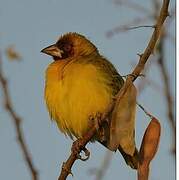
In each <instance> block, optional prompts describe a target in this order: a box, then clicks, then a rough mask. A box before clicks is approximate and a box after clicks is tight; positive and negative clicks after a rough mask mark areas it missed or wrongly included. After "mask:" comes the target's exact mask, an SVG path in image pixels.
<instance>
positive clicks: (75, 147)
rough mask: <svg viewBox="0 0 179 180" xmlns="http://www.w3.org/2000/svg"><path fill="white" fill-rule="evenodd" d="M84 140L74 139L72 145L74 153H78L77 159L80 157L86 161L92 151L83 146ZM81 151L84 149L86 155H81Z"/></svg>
mask: <svg viewBox="0 0 179 180" xmlns="http://www.w3.org/2000/svg"><path fill="white" fill-rule="evenodd" d="M82 141H83V140H82V139H81V138H80V139H77V140H76V141H74V142H73V145H72V148H71V151H72V153H74V154H75V155H76V157H77V159H80V160H82V161H86V160H88V159H89V157H90V152H89V151H88V150H87V149H86V148H85V147H83V142H82ZM80 151H84V153H85V156H86V157H84V158H83V157H82V156H81V155H80Z"/></svg>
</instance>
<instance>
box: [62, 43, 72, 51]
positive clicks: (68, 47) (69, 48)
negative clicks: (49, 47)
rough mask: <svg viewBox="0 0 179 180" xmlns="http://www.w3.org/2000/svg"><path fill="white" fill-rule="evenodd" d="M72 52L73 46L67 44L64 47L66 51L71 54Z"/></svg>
mask: <svg viewBox="0 0 179 180" xmlns="http://www.w3.org/2000/svg"><path fill="white" fill-rule="evenodd" d="M71 50H72V45H71V44H65V45H64V51H66V52H70V51H71Z"/></svg>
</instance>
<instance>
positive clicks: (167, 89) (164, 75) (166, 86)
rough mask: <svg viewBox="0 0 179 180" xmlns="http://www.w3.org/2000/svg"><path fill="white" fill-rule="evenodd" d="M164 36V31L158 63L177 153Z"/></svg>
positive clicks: (159, 47) (159, 46)
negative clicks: (165, 60)
mask: <svg viewBox="0 0 179 180" xmlns="http://www.w3.org/2000/svg"><path fill="white" fill-rule="evenodd" d="M164 38H165V36H164V33H163V35H162V36H161V39H160V42H159V45H158V53H159V59H158V65H159V67H160V70H161V75H162V78H163V82H164V94H165V98H166V103H167V114H168V120H169V123H170V126H171V129H172V133H173V148H172V152H173V153H174V155H175V150H176V148H175V146H176V144H175V141H176V126H175V120H174V112H173V100H172V95H171V93H170V83H169V77H168V73H167V68H166V66H165V62H164Z"/></svg>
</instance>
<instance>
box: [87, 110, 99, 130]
mask: <svg viewBox="0 0 179 180" xmlns="http://www.w3.org/2000/svg"><path fill="white" fill-rule="evenodd" d="M101 116H102V114H101V113H100V112H97V113H96V115H95V116H90V118H89V119H90V121H91V122H92V125H93V126H94V127H95V128H96V130H98V129H99V127H100V126H99V124H100V120H101Z"/></svg>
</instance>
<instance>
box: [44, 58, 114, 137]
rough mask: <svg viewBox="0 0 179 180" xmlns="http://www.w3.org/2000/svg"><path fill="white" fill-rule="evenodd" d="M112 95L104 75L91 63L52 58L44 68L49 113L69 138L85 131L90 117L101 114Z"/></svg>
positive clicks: (78, 135)
mask: <svg viewBox="0 0 179 180" xmlns="http://www.w3.org/2000/svg"><path fill="white" fill-rule="evenodd" d="M82 61H83V62H85V60H82ZM111 98H112V92H111V88H110V87H108V86H107V84H106V79H105V76H104V75H103V74H102V72H101V71H99V70H98V69H97V68H96V66H94V65H93V64H89V63H87V64H85V63H78V62H76V61H75V62H70V63H68V64H67V63H66V61H55V62H54V63H52V64H51V65H50V66H49V67H48V69H47V71H46V87H45V99H46V104H47V107H48V110H49V113H50V115H51V118H52V119H54V120H55V121H56V122H57V125H58V127H59V128H60V130H61V131H62V132H64V133H67V134H68V135H69V136H71V137H72V135H74V136H76V137H81V136H82V135H83V134H84V133H85V132H86V131H87V130H88V127H89V116H91V115H95V114H96V113H97V112H101V113H102V112H103V111H104V110H105V108H106V107H107V106H108V105H109V103H110V101H111Z"/></svg>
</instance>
